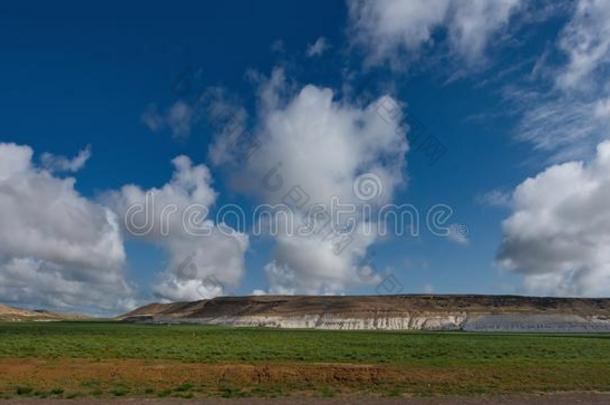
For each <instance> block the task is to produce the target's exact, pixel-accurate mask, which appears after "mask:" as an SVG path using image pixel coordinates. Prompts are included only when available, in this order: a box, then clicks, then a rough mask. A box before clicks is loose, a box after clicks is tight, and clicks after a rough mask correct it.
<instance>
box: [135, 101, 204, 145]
mask: <svg viewBox="0 0 610 405" xmlns="http://www.w3.org/2000/svg"><path fill="white" fill-rule="evenodd" d="M198 118H199V116H198V114H197V111H196V110H195V108H194V107H193V106H192V105H191V104H189V103H187V102H185V101H182V100H178V101H176V102H175V103H174V104H172V105H171V106H169V108H168V109H167V111H166V112H165V113H161V112H159V109H158V107H157V106H156V105H154V104H151V105H149V106H148V107H147V109H146V110H145V111H144V113H142V116H141V121H142V123H143V124H144V125H145V126H146V127H147V128H148V129H149V130H150V131H152V132H159V131H161V130H162V129H164V128H169V130H170V131H171V132H172V135H173V136H175V137H177V138H180V137H188V136H189V135H190V134H191V131H192V129H193V126H194V125H195V123H196V122H197V121H198Z"/></svg>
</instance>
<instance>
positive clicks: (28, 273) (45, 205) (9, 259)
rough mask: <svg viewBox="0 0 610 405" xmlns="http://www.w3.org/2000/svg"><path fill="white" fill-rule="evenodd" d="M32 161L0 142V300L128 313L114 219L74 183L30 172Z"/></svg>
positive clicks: (25, 151) (24, 151)
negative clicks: (125, 311)
mask: <svg viewBox="0 0 610 405" xmlns="http://www.w3.org/2000/svg"><path fill="white" fill-rule="evenodd" d="M32 155H33V151H32V149H31V148H29V147H27V146H18V145H15V144H6V143H0V223H2V227H0V300H2V301H8V302H14V303H27V304H34V305H50V306H53V307H65V308H72V309H75V308H78V309H83V308H85V309H97V310H116V309H125V308H126V307H129V306H130V305H132V304H133V302H132V301H131V299H130V295H131V289H130V287H129V286H128V284H127V282H126V281H125V280H124V278H123V274H122V266H123V264H124V261H125V252H124V250H123V241H122V237H121V233H120V229H119V224H118V222H117V218H116V216H115V215H114V214H113V213H112V212H111V211H110V210H108V209H107V208H104V207H103V206H101V205H99V204H96V203H94V202H91V201H89V200H87V199H86V198H84V197H82V196H81V195H80V194H79V193H78V192H77V191H76V190H75V189H74V184H75V179H74V178H71V177H68V178H59V177H55V176H54V175H53V174H52V173H50V172H49V171H47V170H44V169H41V168H38V167H36V166H34V165H33V164H32ZM54 161H55V160H54ZM66 162H67V161H66ZM66 162H63V163H66ZM78 165H79V163H78V162H77V163H76V164H74V165H67V166H72V168H73V167H75V166H78Z"/></svg>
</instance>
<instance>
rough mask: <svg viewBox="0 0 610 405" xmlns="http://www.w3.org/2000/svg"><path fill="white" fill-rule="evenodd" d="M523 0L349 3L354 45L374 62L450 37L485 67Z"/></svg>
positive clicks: (464, 55) (366, 0)
mask: <svg viewBox="0 0 610 405" xmlns="http://www.w3.org/2000/svg"><path fill="white" fill-rule="evenodd" d="M521 3H522V0H498V1H485V0H437V1H427V0H378V1H370V0H349V1H348V6H349V16H350V26H351V32H352V40H353V42H354V43H355V44H358V45H360V46H362V47H364V49H365V51H366V53H367V55H368V61H369V63H372V64H380V63H383V62H384V61H387V60H391V61H392V60H394V61H395V60H396V59H397V58H399V57H400V56H401V55H403V53H404V52H406V53H407V54H410V55H416V54H417V52H418V51H420V50H421V48H422V47H425V46H433V45H434V42H435V34H437V33H438V32H439V31H442V30H444V31H445V32H447V33H448V40H449V45H450V48H451V50H452V52H454V53H455V54H456V55H458V56H460V57H461V58H463V60H465V61H466V62H468V63H476V62H479V61H480V60H481V59H482V57H483V56H484V52H485V50H486V48H487V45H488V43H489V42H490V41H491V40H492V38H494V37H495V35H496V34H498V33H499V32H500V31H501V30H503V29H504V28H505V27H506V25H507V24H508V22H509V20H510V17H511V16H512V15H513V14H514V13H515V12H516V11H517V10H518V9H519V7H520V5H521Z"/></svg>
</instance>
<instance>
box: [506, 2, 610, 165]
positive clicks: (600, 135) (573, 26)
mask: <svg viewBox="0 0 610 405" xmlns="http://www.w3.org/2000/svg"><path fill="white" fill-rule="evenodd" d="M568 12H570V13H571V15H569V21H568V23H567V24H566V26H565V27H564V28H563V29H562V30H561V31H560V33H559V37H558V39H557V41H556V44H555V48H553V50H554V52H555V53H557V52H558V54H557V55H556V56H559V57H555V58H550V57H548V54H550V53H552V52H551V51H550V50H549V48H547V50H546V51H545V55H547V56H545V57H544V58H541V59H540V60H539V63H537V64H536V66H535V71H534V72H532V74H533V75H534V77H535V78H542V79H544V78H548V79H550V80H549V82H548V83H545V82H542V84H543V86H540V87H538V88H536V89H535V90H523V89H516V90H515V89H514V88H513V89H511V90H510V91H509V92H508V94H509V98H511V99H513V100H514V101H515V107H516V108H518V109H520V110H522V111H523V112H524V114H523V118H522V120H521V123H520V125H519V126H518V127H517V137H518V138H519V139H522V140H526V141H529V142H531V143H533V145H534V146H535V147H536V148H537V149H540V150H543V151H550V152H552V153H553V155H554V156H553V160H554V161H562V160H563V161H565V160H566V159H574V158H581V157H583V156H587V155H588V154H590V152H591V151H592V150H593V148H594V146H595V145H597V143H599V142H600V140H602V139H605V138H606V134H607V130H608V124H609V123H610V120H609V119H608V117H609V116H610V114H608V113H607V112H608V111H609V109H608V107H607V100H608V99H609V94H610V86H609V85H608V84H607V71H608V68H609V67H610V3H608V2H607V1H597V0H578V1H576V2H574V3H573V7H571V8H570V9H569V10H568ZM561 57H565V58H564V59H565V61H564V60H563V59H562V58H561ZM557 60H560V61H561V62H559V63H557V62H556V61H557ZM536 84H540V83H538V82H537V83H536Z"/></svg>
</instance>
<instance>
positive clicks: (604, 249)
mask: <svg viewBox="0 0 610 405" xmlns="http://www.w3.org/2000/svg"><path fill="white" fill-rule="evenodd" d="M608 201H610V142H608V141H606V142H603V143H601V144H600V145H599V146H598V148H597V155H596V158H595V159H594V160H593V161H592V162H591V163H589V164H585V163H583V162H582V161H571V162H567V163H564V164H560V165H554V166H551V167H549V168H548V169H546V170H545V171H543V172H542V173H540V174H538V175H537V176H536V177H533V178H529V179H527V180H526V181H524V182H523V183H522V184H521V185H519V186H518V187H517V188H516V189H515V191H514V193H513V205H514V212H513V213H512V215H511V216H510V217H509V218H508V219H507V220H505V221H504V223H503V230H504V240H503V242H502V245H501V247H500V249H499V252H498V262H499V264H500V265H502V266H503V267H504V268H506V269H509V270H511V271H514V272H516V273H519V274H522V275H523V276H524V280H525V281H524V282H525V288H526V290H527V291H528V292H532V293H538V294H553V295H576V296H599V295H607V294H608V293H609V292H610V250H608V245H609V243H610V206H608Z"/></svg>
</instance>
